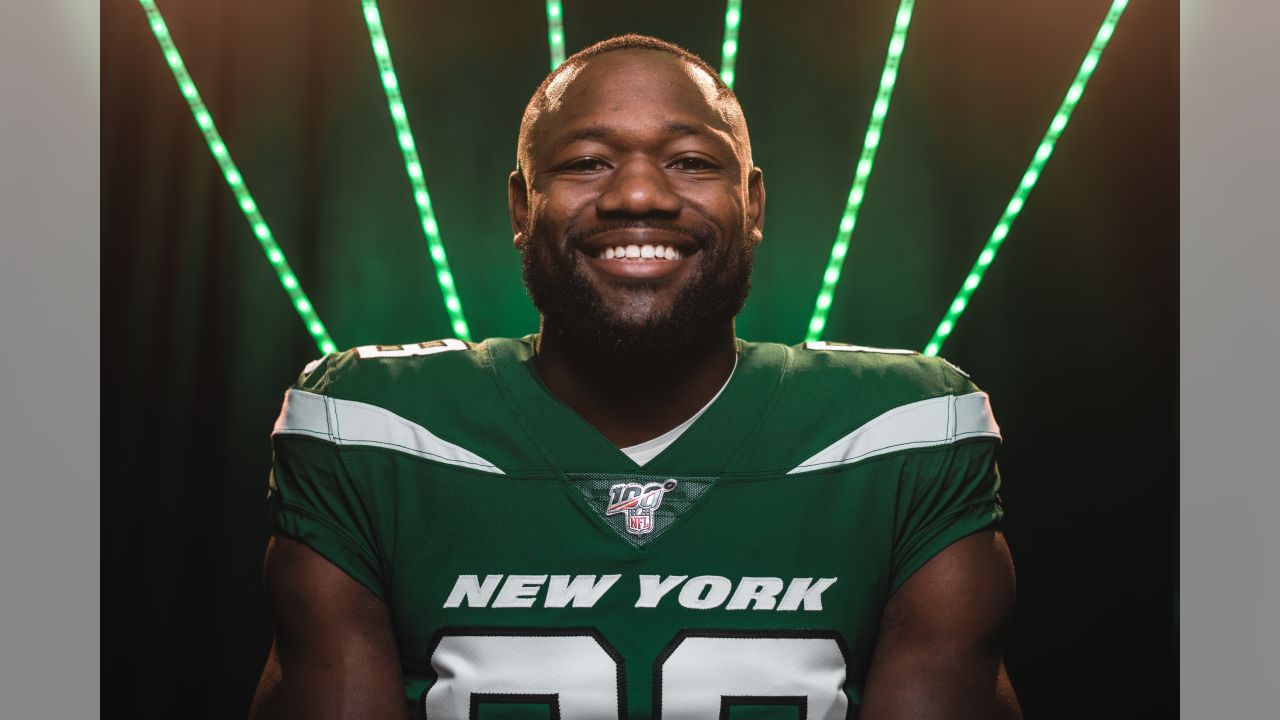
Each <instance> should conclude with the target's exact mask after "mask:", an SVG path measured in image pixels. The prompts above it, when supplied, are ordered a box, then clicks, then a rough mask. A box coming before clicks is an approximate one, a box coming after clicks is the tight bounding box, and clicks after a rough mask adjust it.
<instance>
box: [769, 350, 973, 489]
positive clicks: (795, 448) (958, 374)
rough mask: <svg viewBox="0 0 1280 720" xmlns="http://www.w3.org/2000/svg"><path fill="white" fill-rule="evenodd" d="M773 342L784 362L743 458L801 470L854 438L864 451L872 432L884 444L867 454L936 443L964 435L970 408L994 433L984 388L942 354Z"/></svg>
mask: <svg viewBox="0 0 1280 720" xmlns="http://www.w3.org/2000/svg"><path fill="white" fill-rule="evenodd" d="M766 345H767V344H764V343H748V344H747V346H746V349H747V350H749V351H750V350H755V351H757V352H759V351H760V350H762V349H763V348H765V347H766ZM772 347H773V348H774V349H775V350H776V351H781V352H782V353H784V354H785V356H786V362H785V367H786V370H785V372H784V373H783V376H782V381H781V383H780V385H779V386H778V390H777V392H776V393H775V396H774V398H773V400H772V402H771V403H770V405H769V410H768V412H767V413H766V414H765V416H764V417H763V418H762V421H761V423H760V425H759V427H758V430H757V434H756V442H754V443H753V447H754V448H755V449H753V450H750V451H748V452H747V453H746V456H747V457H746V458H745V459H744V464H746V465H749V466H751V467H759V468H761V469H763V468H766V467H778V468H781V467H783V466H785V468H786V469H788V471H790V472H798V471H800V470H799V469H800V468H802V467H808V465H806V463H809V462H810V460H812V459H813V458H822V457H825V455H824V453H829V452H830V451H831V448H833V447H835V448H843V447H844V445H850V446H851V447H853V446H855V445H856V448H855V449H856V450H858V452H862V451H863V450H865V449H866V447H869V445H868V443H869V442H870V441H871V440H875V442H878V443H880V444H882V445H884V448H880V445H876V448H879V449H877V450H876V451H875V452H873V453H870V454H868V455H867V457H872V456H878V455H880V454H882V451H887V450H885V448H895V449H901V450H907V449H911V448H915V449H926V448H931V447H937V446H939V445H945V444H949V443H951V442H954V441H956V440H958V439H961V430H963V428H962V427H961V425H963V424H964V423H961V422H960V421H961V420H965V421H966V422H967V419H968V418H969V416H970V415H972V416H973V420H974V422H973V423H970V424H975V427H979V426H980V427H979V429H980V430H982V433H983V436H984V437H986V436H990V437H992V438H993V439H994V438H995V437H996V431H994V430H991V431H990V432H988V430H990V429H991V428H994V427H995V425H994V420H991V421H990V422H988V420H989V416H990V408H989V404H988V402H987V396H986V393H984V392H983V391H982V390H980V389H979V388H978V386H977V385H975V384H974V383H973V381H972V380H971V379H970V378H969V376H968V375H967V374H966V373H965V372H964V371H962V370H960V369H959V368H958V367H956V366H955V365H953V364H951V363H950V362H948V361H947V360H944V359H942V358H940V357H934V356H928V355H923V354H921V353H918V352H915V351H913V350H899V349H894V348H878V347H868V346H864V345H852V344H848V343H838V342H808V343H800V344H796V345H789V346H780V345H773V346H772ZM853 441H856V442H853ZM841 443H844V444H843V445H842V444H841ZM851 443H852V444H851ZM871 444H873V445H874V444H875V443H871ZM846 455H849V453H844V454H842V455H841V458H842V463H840V464H844V460H847V459H848V458H846V457H845V456H846ZM849 457H853V455H849ZM810 464H811V463H810ZM815 467H816V466H815Z"/></svg>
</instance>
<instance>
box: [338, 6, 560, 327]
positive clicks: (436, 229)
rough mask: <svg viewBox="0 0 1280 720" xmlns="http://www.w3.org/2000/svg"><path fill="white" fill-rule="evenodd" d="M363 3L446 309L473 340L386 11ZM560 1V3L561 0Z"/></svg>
mask: <svg viewBox="0 0 1280 720" xmlns="http://www.w3.org/2000/svg"><path fill="white" fill-rule="evenodd" d="M360 4H361V6H362V7H363V9H364V20H365V27H366V28H368V30H369V43H370V45H372V47H373V51H374V58H375V60H376V61H377V64H378V73H379V76H380V77H381V79H382V89H383V90H384V91H385V93H386V96H387V109H388V110H389V112H390V113H391V121H392V124H393V125H394V126H395V130H396V140H397V141H398V142H399V144H400V151H401V155H403V156H404V168H405V173H406V174H408V176H409V184H410V186H411V187H412V190H413V198H414V201H415V203H414V204H415V205H416V207H417V208H418V218H419V221H420V223H421V226H422V232H423V234H424V235H425V236H426V239H427V252H428V255H429V256H430V258H431V262H432V263H433V264H434V265H435V268H436V277H437V278H439V279H440V292H441V294H443V295H444V303H445V310H446V311H447V312H448V314H449V320H450V322H451V324H452V326H453V332H454V334H455V335H457V336H458V337H459V338H460V339H462V340H470V339H471V332H470V330H469V328H468V327H467V320H466V317H465V316H464V315H463V314H462V301H461V300H460V299H459V298H458V293H457V290H456V288H454V286H453V276H452V274H451V273H450V272H449V259H448V256H447V255H446V254H445V250H444V241H442V240H441V239H440V225H439V223H437V222H436V218H435V211H434V210H432V208H431V196H430V194H429V193H428V192H427V183H426V180H425V179H424V177H423V170H422V162H421V160H419V158H418V151H417V149H416V147H417V144H416V143H415V142H414V141H413V132H412V130H410V128H409V119H408V113H407V112H406V111H405V107H404V98H403V96H401V94H400V83H399V81H398V80H397V79H396V70H395V67H394V66H393V65H392V64H391V50H390V46H389V45H388V43H387V37H386V34H385V33H384V32H383V29H382V14H381V13H380V12H379V11H378V3H377V2H376V0H360ZM556 5H557V6H558V5H559V2H557V3H556ZM445 278H448V279H449V282H448V284H447V285H446V284H445V282H444V279H445Z"/></svg>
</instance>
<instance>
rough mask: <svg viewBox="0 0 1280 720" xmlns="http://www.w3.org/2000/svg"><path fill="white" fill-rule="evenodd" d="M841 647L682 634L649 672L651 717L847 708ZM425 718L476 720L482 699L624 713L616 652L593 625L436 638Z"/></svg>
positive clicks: (826, 713)
mask: <svg viewBox="0 0 1280 720" xmlns="http://www.w3.org/2000/svg"><path fill="white" fill-rule="evenodd" d="M846 665H847V659H846V653H845V650H844V645H843V642H842V641H841V639H840V637H839V635H838V634H837V633H834V632H815V631H777V632H727V631H715V630H707V631H702V630H686V631H682V632H680V633H679V634H677V635H676V637H675V639H674V640H672V641H671V643H670V644H668V645H667V648H666V650H664V651H663V653H662V655H661V656H660V657H659V658H658V660H657V662H655V663H654V668H653V689H652V692H653V717H654V718H655V720H656V719H657V718H664V719H665V720H692V719H694V718H698V719H702V718H715V717H727V716H728V714H729V709H730V708H731V707H734V706H760V705H765V706H793V707H795V708H796V710H795V717H800V718H809V719H812V720H839V719H840V718H844V717H846V716H847V714H848V710H849V700H848V698H847V697H846V696H845V693H844V689H843V688H844V683H845V672H846ZM431 667H432V669H433V670H434V671H435V673H436V677H437V678H438V679H437V680H436V682H435V684H433V685H432V686H431V688H430V689H429V690H428V691H427V693H426V694H425V695H424V696H423V705H424V709H425V711H426V716H427V718H428V719H429V720H461V719H463V718H467V719H468V720H470V719H471V718H476V717H478V716H479V714H480V713H479V709H480V706H481V705H484V704H488V703H521V704H535V705H546V706H548V711H549V713H550V716H551V717H553V718H559V719H560V720H600V719H602V718H618V719H619V720H621V719H622V718H625V717H626V696H627V691H626V673H625V668H624V664H623V660H622V656H621V655H619V654H618V652H617V651H616V650H615V649H614V648H613V646H612V645H610V644H609V643H608V641H607V640H605V639H604V637H602V636H601V635H600V634H599V633H598V632H596V631H595V630H591V629H514V628H512V629H507V628H470V629H465V630H453V631H449V633H448V634H446V635H444V636H443V637H441V639H440V640H439V642H438V643H437V644H436V646H435V649H434V651H433V652H432V654H431Z"/></svg>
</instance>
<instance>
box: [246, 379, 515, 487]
mask: <svg viewBox="0 0 1280 720" xmlns="http://www.w3.org/2000/svg"><path fill="white" fill-rule="evenodd" d="M271 434H272V435H276V434H290V435H308V436H310V437H317V438H320V439H321V440H327V441H328V442H331V443H334V444H335V445H362V446H369V447H381V448H387V449H389V450H396V451H398V452H403V453H406V454H409V455H414V456H417V457H420V458H425V459H427V460H434V461H436V462H442V463H447V464H449V465H459V466H462V467H468V468H471V469H473V470H480V471H482V472H489V473H495V474H498V475H502V474H504V473H503V472H502V471H501V470H499V469H498V467H497V466H495V465H494V464H493V463H491V462H489V461H488V460H485V459H484V458H482V457H480V456H479V455H476V454H475V453H473V452H471V451H470V450H467V449H466V448H464V447H462V446H460V445H454V444H453V443H451V442H448V441H447V440H443V439H441V438H439V437H437V436H435V435H433V434H432V433H431V431H430V430H427V429H426V428H424V427H422V426H421V425H418V424H417V423H414V422H411V421H409V420H406V419H405V418H402V417H400V416H399V415H396V414H395V413H393V412H391V411H389V410H384V409H383V408H380V407H378V406H377V405H370V404H368V403H362V402H356V401H354V400H337V399H334V398H331V397H326V396H324V395H318V394H316V393H312V392H307V391H305V390H290V391H289V392H287V393H285V396H284V407H283V408H281V409H280V417H279V418H277V419H276V424H275V427H274V428H272V431H271Z"/></svg>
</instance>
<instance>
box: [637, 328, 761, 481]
mask: <svg viewBox="0 0 1280 720" xmlns="http://www.w3.org/2000/svg"><path fill="white" fill-rule="evenodd" d="M737 369H738V355H737V354H736V353H735V354H734V356H733V369H731V370H730V371H729V377H727V378H725V381H724V385H721V386H720V389H719V390H717V391H716V394H715V395H714V396H713V397H712V398H711V399H710V400H708V401H707V404H706V405H703V406H702V409H701V410H699V411H698V412H696V413H694V414H693V417H691V418H689V419H688V420H685V421H684V422H682V423H680V424H679V425H677V426H675V427H673V428H671V429H670V430H668V431H666V432H664V433H662V434H661V435H659V436H658V437H656V438H654V439H652V440H645V441H644V442H642V443H640V444H638V445H632V446H631V447H624V448H619V450H621V451H622V452H624V453H626V454H627V457H629V458H631V460H632V462H634V463H635V464H637V465H644V464H645V463H647V462H649V461H650V460H652V459H654V458H655V457H657V456H658V454H659V453H661V452H662V451H663V450H666V449H667V448H668V447H669V446H670V445H671V443H673V442H675V441H676V438H678V437H680V436H681V435H683V434H684V431H685V430H688V429H689V426H690V425H692V424H693V422H694V421H695V420H697V419H698V418H699V417H701V416H702V413H704V412H706V411H707V408H709V407H711V404H712V403H714V402H715V401H716V398H718V397H720V393H722V392H724V389H725V388H727V387H729V381H730V380H732V379H733V371H734V370H737Z"/></svg>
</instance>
